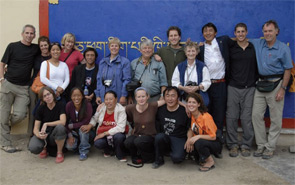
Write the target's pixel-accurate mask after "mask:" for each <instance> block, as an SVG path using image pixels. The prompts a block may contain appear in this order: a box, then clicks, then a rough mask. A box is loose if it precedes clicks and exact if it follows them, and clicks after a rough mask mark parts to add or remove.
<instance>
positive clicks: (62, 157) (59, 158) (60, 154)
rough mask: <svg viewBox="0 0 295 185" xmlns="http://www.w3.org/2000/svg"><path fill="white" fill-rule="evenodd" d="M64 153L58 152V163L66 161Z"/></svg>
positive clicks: (56, 159) (56, 160)
mask: <svg viewBox="0 0 295 185" xmlns="http://www.w3.org/2000/svg"><path fill="white" fill-rule="evenodd" d="M64 159H65V158H64V154H63V153H57V155H56V158H55V162H56V163H62V162H64Z"/></svg>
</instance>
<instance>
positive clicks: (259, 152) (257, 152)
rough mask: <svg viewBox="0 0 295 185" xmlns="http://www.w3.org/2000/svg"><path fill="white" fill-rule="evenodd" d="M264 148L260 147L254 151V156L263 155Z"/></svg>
mask: <svg viewBox="0 0 295 185" xmlns="http://www.w3.org/2000/svg"><path fill="white" fill-rule="evenodd" d="M263 151H264V148H258V149H257V150H256V151H255V152H254V153H253V156H254V157H261V156H262V154H263Z"/></svg>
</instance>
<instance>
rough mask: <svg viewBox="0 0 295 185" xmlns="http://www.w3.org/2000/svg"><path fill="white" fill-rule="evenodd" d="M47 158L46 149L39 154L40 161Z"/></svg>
mask: <svg viewBox="0 0 295 185" xmlns="http://www.w3.org/2000/svg"><path fill="white" fill-rule="evenodd" d="M47 156H48V153H47V150H46V148H44V149H43V150H42V152H41V153H40V154H39V158H40V159H45V158H46V157H47Z"/></svg>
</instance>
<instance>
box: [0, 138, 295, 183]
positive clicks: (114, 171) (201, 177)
mask: <svg viewBox="0 0 295 185" xmlns="http://www.w3.org/2000/svg"><path fill="white" fill-rule="evenodd" d="M13 141H14V144H16V145H17V146H19V147H21V148H23V151H21V152H17V153H13V154H8V153H6V152H4V151H2V150H1V151H0V166H1V167H0V168H1V171H0V174H1V177H0V184H1V185H6V184H9V185H10V184H38V185H43V184H71V185H73V184H85V185H86V184H87V185H90V184H226V185H231V184H234V185H236V184H259V185H260V184H267V185H270V184H280V185H283V184H295V155H294V154H291V153H289V151H288V147H287V146H278V148H277V150H276V153H275V156H274V157H273V158H272V159H270V160H263V159H261V158H255V157H252V156H251V157H242V156H238V157H236V158H231V157H229V156H228V150H227V149H225V148H224V150H223V158H222V159H215V166H216V167H215V169H213V170H212V171H209V172H199V171H198V168H199V166H198V165H197V164H196V163H195V162H194V161H191V160H186V161H184V162H183V163H182V164H179V165H176V164H173V163H172V162H171V160H170V159H169V158H168V157H166V158H165V165H164V166H161V167H160V168H158V169H152V168H151V164H145V165H144V166H143V167H142V168H133V167H129V166H127V165H126V163H125V162H120V161H118V160H117V159H116V158H115V157H110V158H104V157H103V155H102V152H101V151H99V150H97V149H96V148H94V147H92V148H91V151H90V154H89V158H88V159H87V160H86V161H79V160H78V157H79V156H78V155H75V154H73V153H71V152H67V153H66V154H65V161H64V162H63V163H61V164H55V158H53V157H47V158H46V159H40V158H38V156H37V155H33V154H31V153H30V152H29V151H28V150H27V149H26V147H27V143H28V141H29V136H28V135H14V136H13ZM128 160H129V161H130V158H128Z"/></svg>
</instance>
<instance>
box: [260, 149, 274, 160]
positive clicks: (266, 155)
mask: <svg viewBox="0 0 295 185" xmlns="http://www.w3.org/2000/svg"><path fill="white" fill-rule="evenodd" d="M272 157H273V151H270V150H268V149H266V150H264V152H263V153H262V159H270V158H272Z"/></svg>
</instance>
